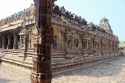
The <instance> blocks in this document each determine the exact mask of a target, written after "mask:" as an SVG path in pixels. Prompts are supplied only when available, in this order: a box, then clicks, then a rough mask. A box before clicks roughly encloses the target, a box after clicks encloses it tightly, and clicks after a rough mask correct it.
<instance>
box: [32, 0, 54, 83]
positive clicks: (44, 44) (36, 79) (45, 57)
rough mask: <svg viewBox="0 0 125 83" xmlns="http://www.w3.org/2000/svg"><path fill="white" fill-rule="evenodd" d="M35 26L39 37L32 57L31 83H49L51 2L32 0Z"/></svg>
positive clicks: (50, 0)
mask: <svg viewBox="0 0 125 83" xmlns="http://www.w3.org/2000/svg"><path fill="white" fill-rule="evenodd" d="M34 2H35V6H36V24H37V25H36V26H37V29H38V32H39V34H40V37H41V41H40V42H41V43H40V44H38V45H37V55H36V56H34V57H33V73H32V83H51V79H52V72H51V40H52V35H53V34H52V29H51V15H52V5H53V0H34Z"/></svg>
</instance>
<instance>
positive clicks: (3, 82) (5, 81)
mask: <svg viewBox="0 0 125 83" xmlns="http://www.w3.org/2000/svg"><path fill="white" fill-rule="evenodd" d="M10 81H11V80H7V79H1V78H0V83H9V82H10Z"/></svg>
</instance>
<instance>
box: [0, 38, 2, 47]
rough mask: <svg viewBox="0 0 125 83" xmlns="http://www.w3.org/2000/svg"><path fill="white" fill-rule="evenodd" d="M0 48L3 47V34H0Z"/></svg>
mask: <svg viewBox="0 0 125 83" xmlns="http://www.w3.org/2000/svg"><path fill="white" fill-rule="evenodd" d="M0 38H1V39H0V48H2V36H0Z"/></svg>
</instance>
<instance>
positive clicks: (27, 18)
mask: <svg viewBox="0 0 125 83" xmlns="http://www.w3.org/2000/svg"><path fill="white" fill-rule="evenodd" d="M34 10H35V8H34V5H31V6H30V7H29V8H27V9H25V10H23V11H20V12H18V13H15V14H13V15H11V16H9V17H7V18H5V19H1V20H0V49H1V50H0V52H1V53H2V54H3V56H4V60H5V61H9V60H14V61H15V60H16V61H17V62H20V63H21V62H22V63H23V64H30V65H31V67H32V56H35V54H36V46H37V44H38V43H39V40H40V35H39V32H38V30H37V28H36V27H35V13H34ZM52 32H53V44H52V68H53V71H56V70H58V71H59V69H62V68H71V67H73V66H76V65H81V64H83V63H86V62H92V61H96V60H101V59H104V58H110V57H113V56H119V49H118V48H119V47H118V44H119V40H118V37H117V36H115V35H114V34H113V31H112V29H111V26H110V24H109V20H108V19H107V18H102V19H101V21H100V24H99V25H95V24H93V23H88V22H87V21H86V20H85V19H84V18H82V17H80V16H77V15H75V14H73V13H71V12H69V11H67V10H66V9H65V8H64V7H58V6H56V5H55V6H54V7H53V15H52ZM26 47H27V48H28V49H27V52H26V53H27V59H29V60H27V59H26V61H24V62H25V63H24V62H23V60H22V59H21V58H22V57H23V56H25V48H26Z"/></svg>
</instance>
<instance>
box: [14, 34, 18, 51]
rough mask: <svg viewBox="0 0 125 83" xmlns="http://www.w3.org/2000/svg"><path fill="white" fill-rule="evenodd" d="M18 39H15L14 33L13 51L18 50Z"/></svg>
mask: <svg viewBox="0 0 125 83" xmlns="http://www.w3.org/2000/svg"><path fill="white" fill-rule="evenodd" d="M17 41H18V39H17V34H16V33H14V34H13V49H17V48H18V44H17V43H18V42H17Z"/></svg>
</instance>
